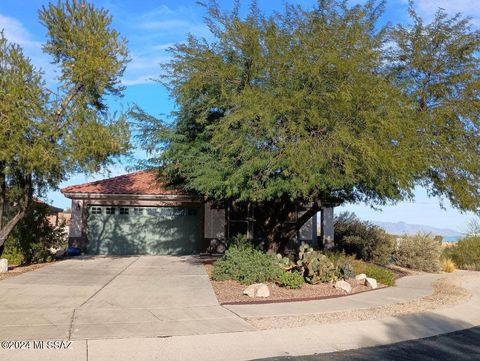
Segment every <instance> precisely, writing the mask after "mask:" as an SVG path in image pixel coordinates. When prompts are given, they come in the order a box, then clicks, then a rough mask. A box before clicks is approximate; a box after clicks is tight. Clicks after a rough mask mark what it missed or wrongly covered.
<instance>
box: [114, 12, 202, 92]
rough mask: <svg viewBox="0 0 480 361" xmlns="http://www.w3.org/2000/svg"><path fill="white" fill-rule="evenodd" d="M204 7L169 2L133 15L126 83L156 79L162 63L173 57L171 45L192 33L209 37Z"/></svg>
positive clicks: (149, 81) (130, 27)
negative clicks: (170, 3) (176, 5)
mask: <svg viewBox="0 0 480 361" xmlns="http://www.w3.org/2000/svg"><path fill="white" fill-rule="evenodd" d="M202 13H203V12H202V8H201V7H199V6H191V7H185V6H180V7H169V6H166V5H162V6H158V7H155V8H153V9H149V10H148V11H146V12H143V13H141V14H138V15H136V16H132V20H131V21H130V22H129V23H128V24H125V25H126V27H127V29H126V30H127V34H126V35H127V37H128V38H129V47H130V51H131V53H132V56H131V58H132V61H131V62H130V63H129V64H128V66H127V69H126V72H125V76H124V80H123V84H124V85H127V86H128V85H130V86H132V85H139V84H146V83H152V82H154V79H157V78H158V77H159V75H160V74H161V72H162V69H161V67H160V64H165V63H167V62H168V61H169V60H170V54H169V53H168V51H167V50H168V49H169V48H170V47H172V46H173V45H174V44H176V43H179V42H183V41H185V40H186V39H187V36H188V34H194V35H195V36H199V37H208V36H209V30H208V28H207V26H206V25H205V24H204V23H203V14H202Z"/></svg>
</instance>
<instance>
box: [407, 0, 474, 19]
mask: <svg viewBox="0 0 480 361" xmlns="http://www.w3.org/2000/svg"><path fill="white" fill-rule="evenodd" d="M403 1H404V2H407V0H403ZM415 7H416V9H417V10H418V11H419V13H420V15H422V16H423V17H425V18H427V19H431V18H432V17H433V15H434V14H435V13H436V12H437V10H438V9H439V8H442V9H445V11H447V13H449V14H450V15H454V14H456V13H462V14H463V15H464V16H470V17H472V20H473V23H474V24H480V3H479V1H478V0H416V1H415Z"/></svg>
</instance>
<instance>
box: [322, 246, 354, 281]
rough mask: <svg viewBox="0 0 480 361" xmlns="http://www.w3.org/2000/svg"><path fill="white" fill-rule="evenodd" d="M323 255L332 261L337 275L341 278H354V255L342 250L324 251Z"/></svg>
mask: <svg viewBox="0 0 480 361" xmlns="http://www.w3.org/2000/svg"><path fill="white" fill-rule="evenodd" d="M325 255H326V256H327V257H328V259H329V260H330V261H332V263H333V265H334V266H335V269H336V271H337V276H338V277H339V278H343V279H349V278H355V275H356V272H355V268H354V266H353V262H354V261H355V256H349V255H347V254H346V253H345V252H344V251H342V252H326V253H325Z"/></svg>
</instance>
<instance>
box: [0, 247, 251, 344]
mask: <svg viewBox="0 0 480 361" xmlns="http://www.w3.org/2000/svg"><path fill="white" fill-rule="evenodd" d="M251 329H252V327H251V326H250V325H249V324H247V323H246V322H245V321H243V320H242V319H241V318H239V317H237V316H236V315H234V314H233V313H232V312H230V311H228V310H226V309H224V308H223V307H221V306H219V304H218V302H217V299H216V297H215V294H214V292H213V290H212V287H211V285H210V282H209V280H208V276H207V275H206V273H205V270H204V268H203V265H202V264H201V263H198V262H197V261H196V259H195V258H193V257H181V258H180V257H160V256H159V257H154V256H145V257H143V256H142V257H118V258H110V257H95V258H77V259H71V260H67V261H62V262H59V263H56V264H52V265H50V266H47V267H44V268H42V269H39V270H37V271H33V272H29V273H25V274H23V275H20V276H17V277H14V278H11V279H8V280H4V281H2V282H0V340H48V339H50V340H52V339H61V340H64V339H69V340H81V339H105V338H128V337H167V336H174V335H194V334H205V333H221V332H236V331H247V330H251Z"/></svg>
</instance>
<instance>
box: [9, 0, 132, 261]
mask: <svg viewBox="0 0 480 361" xmlns="http://www.w3.org/2000/svg"><path fill="white" fill-rule="evenodd" d="M39 17H40V21H41V23H42V24H43V25H44V26H45V27H46V29H47V42H46V43H45V45H44V47H43V50H44V52H46V53H47V54H50V55H51V56H52V57H53V62H54V64H56V65H57V66H58V67H59V73H60V75H59V78H58V88H57V89H58V91H53V90H50V89H47V87H46V83H45V81H44V80H43V74H42V72H41V71H40V70H38V69H36V68H35V67H34V66H33V65H32V64H31V62H30V60H29V59H27V58H26V57H25V56H24V55H23V52H22V50H21V48H20V47H19V46H18V45H15V44H11V43H9V42H8V40H7V39H6V38H5V37H4V34H3V32H2V33H0V119H1V129H0V254H1V249H2V248H3V244H4V242H5V240H6V239H7V237H8V236H9V235H10V234H11V232H12V231H13V229H14V228H15V226H16V225H17V224H18V222H19V221H20V220H22V219H23V218H24V217H25V215H26V214H27V212H28V209H29V207H30V204H31V199H32V194H33V193H34V192H37V193H41V192H42V191H43V190H44V189H45V188H46V187H55V186H57V185H58V184H59V182H60V181H62V180H64V179H66V177H67V176H68V174H69V173H71V172H74V171H84V172H93V171H98V170H99V169H100V168H101V167H102V166H104V165H106V164H108V163H109V162H110V161H111V159H112V158H111V157H112V156H118V155H121V154H123V153H125V152H126V151H127V150H128V140H129V131H128V126H127V123H126V121H125V118H124V117H122V116H121V117H118V118H114V117H112V116H110V115H109V112H108V106H107V104H106V103H105V97H106V96H108V95H113V96H120V95H121V92H122V90H123V88H122V86H121V85H120V77H121V75H122V74H123V71H124V69H125V66H126V63H127V60H128V53H127V49H126V41H125V39H123V38H121V37H120V35H119V34H118V33H117V32H116V31H115V30H113V29H111V21H112V19H111V16H110V15H109V14H108V12H107V11H106V10H104V9H97V8H95V7H94V6H93V5H91V4H88V3H87V2H85V1H82V0H78V1H77V0H67V1H64V2H58V4H57V5H53V4H49V5H48V6H46V7H43V8H42V9H41V10H40V12H39Z"/></svg>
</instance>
